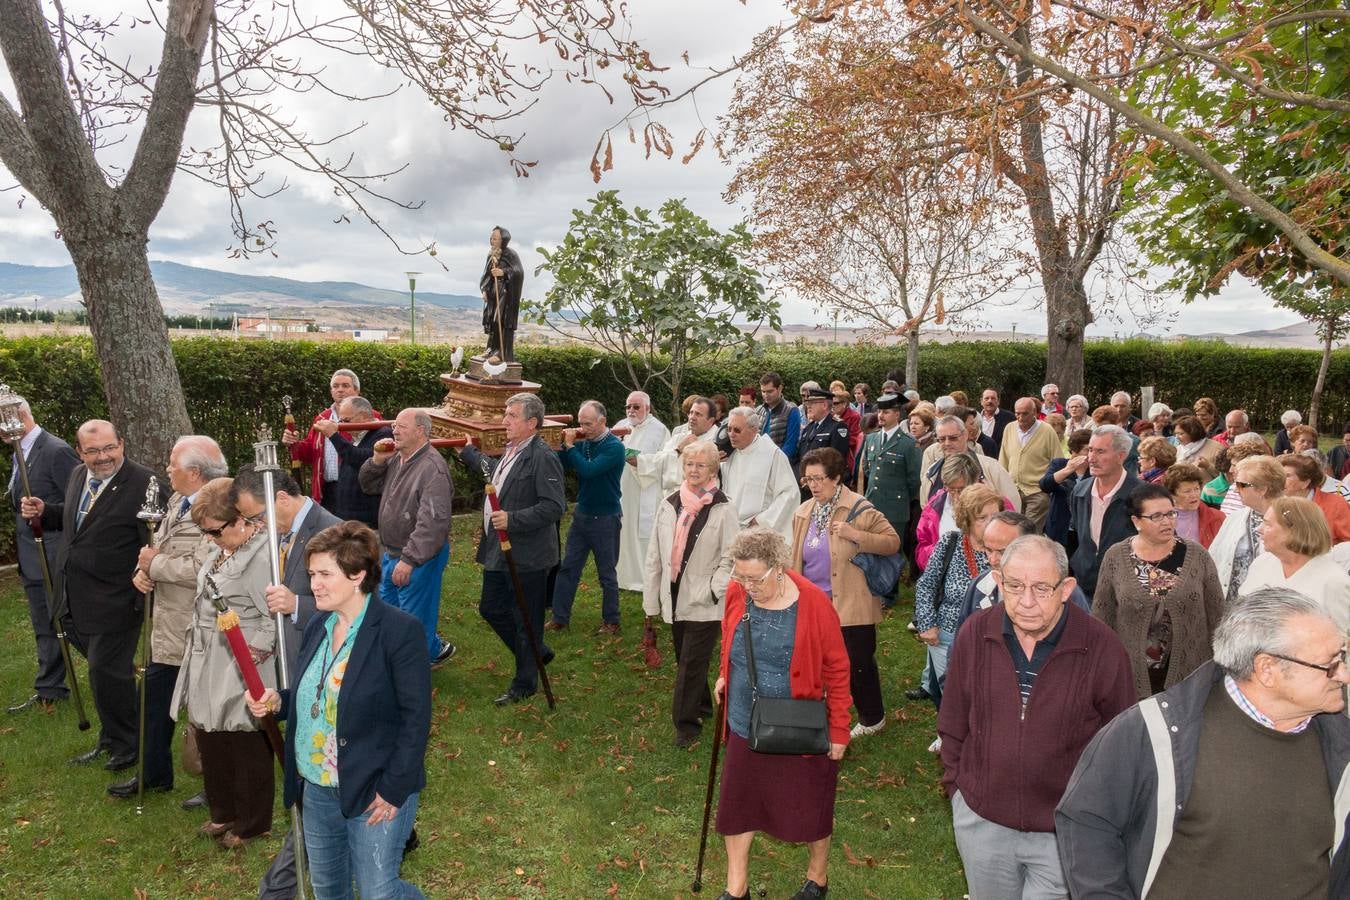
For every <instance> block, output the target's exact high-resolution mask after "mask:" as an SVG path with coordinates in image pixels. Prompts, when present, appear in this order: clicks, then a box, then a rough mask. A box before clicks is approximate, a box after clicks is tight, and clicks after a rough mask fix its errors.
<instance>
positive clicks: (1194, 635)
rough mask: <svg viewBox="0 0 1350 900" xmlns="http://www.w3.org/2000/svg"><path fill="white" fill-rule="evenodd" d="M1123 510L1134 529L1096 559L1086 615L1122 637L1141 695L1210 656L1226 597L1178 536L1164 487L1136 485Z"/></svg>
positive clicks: (1205, 558) (1200, 553) (1205, 563)
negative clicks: (1094, 583) (1097, 565)
mask: <svg viewBox="0 0 1350 900" xmlns="http://www.w3.org/2000/svg"><path fill="white" fill-rule="evenodd" d="M1129 512H1130V519H1131V521H1132V522H1133V523H1134V528H1135V531H1136V532H1137V534H1135V536H1134V537H1131V538H1126V539H1125V540H1123V541H1121V542H1120V543H1118V544H1116V545H1115V546H1113V547H1111V548H1110V549H1108V550H1107V551H1106V554H1105V555H1104V556H1103V557H1102V564H1101V569H1100V571H1099V573H1098V575H1097V590H1096V592H1095V593H1094V594H1093V596H1092V614H1093V615H1094V616H1096V617H1097V618H1098V619H1101V620H1102V621H1103V622H1105V623H1106V624H1107V625H1109V626H1111V628H1112V629H1113V630H1114V631H1115V632H1116V634H1117V635H1119V636H1120V640H1121V643H1123V644H1124V645H1125V649H1126V651H1127V652H1128V653H1129V657H1130V667H1131V668H1132V669H1133V671H1134V689H1135V693H1136V694H1137V695H1138V697H1139V699H1140V700H1143V699H1144V698H1146V697H1151V696H1153V695H1154V694H1157V693H1159V692H1161V691H1164V690H1166V689H1167V688H1170V687H1171V686H1172V685H1174V684H1176V683H1177V682H1179V681H1181V680H1182V679H1183V678H1185V677H1186V676H1187V675H1189V674H1191V673H1192V672H1194V671H1195V670H1196V669H1197V668H1199V667H1200V665H1201V664H1202V663H1204V662H1206V661H1207V660H1209V659H1212V658H1213V656H1214V649H1213V645H1212V643H1211V642H1212V640H1213V638H1214V628H1215V627H1216V626H1217V625H1218V624H1219V616H1220V615H1221V614H1222V612H1223V606H1224V597H1223V589H1222V588H1221V587H1220V585H1219V575H1218V572H1217V571H1216V570H1215V568H1214V560H1212V559H1210V557H1209V554H1208V553H1206V552H1205V548H1204V547H1202V546H1200V545H1199V544H1198V543H1196V542H1195V541H1191V540H1187V539H1186V538H1182V537H1178V536H1177V533H1176V522H1177V510H1176V507H1175V506H1174V505H1173V503H1172V495H1171V493H1170V492H1169V491H1168V490H1167V488H1166V487H1164V486H1163V485H1161V484H1143V485H1140V486H1139V487H1137V488H1135V490H1134V493H1133V494H1131V495H1130V499H1129Z"/></svg>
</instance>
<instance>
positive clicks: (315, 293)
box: [0, 260, 483, 313]
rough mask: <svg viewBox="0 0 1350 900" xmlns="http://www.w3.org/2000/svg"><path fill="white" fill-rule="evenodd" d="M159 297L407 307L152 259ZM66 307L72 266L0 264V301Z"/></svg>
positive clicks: (401, 294) (464, 305) (73, 297)
mask: <svg viewBox="0 0 1350 900" xmlns="http://www.w3.org/2000/svg"><path fill="white" fill-rule="evenodd" d="M150 270H151V271H152V272H153V273H154V276H155V284H156V286H157V287H158V288H159V293H160V301H161V302H162V303H163V304H164V309H165V311H166V312H169V313H197V312H202V313H204V312H206V311H207V310H206V307H207V304H208V303H210V304H212V305H213V307H214V308H215V309H216V310H221V311H224V310H228V311H231V312H256V311H261V310H262V309H263V308H266V307H270V308H272V309H274V310H275V309H277V308H278V307H297V306H299V307H314V306H321V305H322V306H328V305H330V304H349V305H354V306H368V307H370V306H373V307H381V306H384V307H389V306H393V307H400V308H406V307H407V305H408V294H407V292H406V291H388V290H384V289H382V288H373V287H370V286H368V285H364V284H356V283H354V282H350V281H297V280H295V279H293V278H276V277H273V276H270V275H237V274H234V273H230V272H218V271H215V270H214V269H202V268H198V267H196V266H184V265H180V264H179V263H173V262H165V261H163V260H156V261H152V262H151V263H150ZM34 298H37V299H38V300H39V301H40V302H39V306H41V307H42V308H44V309H48V308H65V307H68V306H73V305H78V304H79V302H80V287H79V282H78V281H77V280H76V277H75V267H74V266H21V265H17V264H14V263H5V262H0V303H6V302H8V303H9V304H11V305H12V304H14V303H15V302H16V301H23V302H25V303H31V302H32V301H33V299H34ZM417 301H418V303H419V304H427V305H429V306H437V307H441V308H443V309H452V310H458V309H471V308H472V309H479V308H481V307H482V304H483V301H482V298H480V297H476V296H469V295H465V294H437V293H432V292H428V293H421V292H419V293H418V294H417Z"/></svg>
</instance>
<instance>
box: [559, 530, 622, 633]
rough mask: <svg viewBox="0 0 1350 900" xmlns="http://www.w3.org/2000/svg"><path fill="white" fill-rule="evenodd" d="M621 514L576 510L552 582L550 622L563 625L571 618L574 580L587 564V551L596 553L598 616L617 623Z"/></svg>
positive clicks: (575, 583) (575, 589) (579, 575)
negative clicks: (595, 514)
mask: <svg viewBox="0 0 1350 900" xmlns="http://www.w3.org/2000/svg"><path fill="white" fill-rule="evenodd" d="M622 523H623V516H588V515H584V514H582V513H576V514H575V515H573V516H572V527H571V528H569V529H567V549H566V550H564V551H563V559H562V565H561V566H559V567H558V579H557V581H556V582H555V583H554V585H553V621H555V622H557V623H558V624H560V625H566V624H567V623H568V622H570V621H571V620H572V602H573V601H574V600H576V598H577V582H579V581H580V580H581V570H582V569H583V568H584V567H585V565H586V556H587V554H592V553H593V554H595V574H596V577H597V578H598V579H599V580H600V617H601V618H602V619H604V620H605V621H606V622H609V623H611V624H614V625H617V624H619V577H618V575H617V573H616V572H615V569H616V567H617V566H618V565H619V530H620V528H621V527H622Z"/></svg>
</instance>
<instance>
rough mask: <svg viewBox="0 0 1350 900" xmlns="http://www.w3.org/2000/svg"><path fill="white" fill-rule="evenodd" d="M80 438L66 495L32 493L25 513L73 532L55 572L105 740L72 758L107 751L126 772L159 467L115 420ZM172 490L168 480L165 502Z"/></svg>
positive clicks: (115, 767)
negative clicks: (142, 569)
mask: <svg viewBox="0 0 1350 900" xmlns="http://www.w3.org/2000/svg"><path fill="white" fill-rule="evenodd" d="M76 444H77V446H78V448H79V452H80V459H81V460H83V463H84V464H83V465H81V466H76V467H75V470H74V471H73V472H72V473H71V476H70V482H69V484H68V485H67V486H66V494H65V497H64V498H63V500H62V501H61V502H54V503H47V502H46V501H45V500H43V499H42V498H41V497H24V498H23V503H22V505H21V509H20V513H21V514H22V515H24V516H26V517H32V516H41V517H42V527H43V528H44V529H58V528H59V529H61V530H62V531H63V532H64V533H65V538H66V539H65V541H64V543H63V544H62V546H61V549H60V551H59V552H58V553H57V554H56V565H55V566H53V568H52V575H53V578H55V579H56V580H57V581H58V582H59V586H56V588H55V590H56V592H57V596H58V598H60V601H59V602H60V608H61V609H62V610H63V612H64V614H65V615H66V616H68V617H69V619H70V622H71V625H72V626H73V628H68V629H67V630H66V631H67V634H72V633H73V635H74V638H75V640H74V643H75V646H76V647H77V649H79V650H80V651H81V652H82V653H84V655H85V657H86V658H87V659H88V660H89V686H90V688H91V689H92V690H93V694H94V709H95V710H97V711H98V717H99V724H100V730H99V739H98V745H97V746H95V747H94V749H93V750H90V751H89V752H87V753H83V754H81V755H79V756H77V757H75V758H74V759H73V760H71V762H74V763H79V764H85V763H91V762H93V761H94V760H96V759H98V757H99V756H102V755H104V754H107V756H108V761H107V763H106V764H105V765H104V768H106V769H108V770H110V771H113V772H119V771H121V770H123V769H129V768H131V767H132V766H134V765H135V764H136V753H137V750H138V745H137V740H138V738H137V730H136V704H137V699H136V670H135V665H134V663H135V658H136V639H137V637H138V634H139V631H140V624H141V617H142V615H143V613H144V610H143V609H142V605H143V601H144V597H143V596H142V594H141V592H140V591H138V590H136V587H135V585H133V584H132V583H131V576H132V573H133V572H134V571H135V570H136V562H137V559H138V557H139V555H140V551H141V547H142V546H143V545H144V544H145V530H144V528H142V527H141V523H140V520H138V519H137V518H136V513H137V512H139V511H140V508H141V505H142V504H143V503H144V502H145V488H146V485H147V484H148V483H149V481H150V478H151V477H152V473H151V472H150V470H149V469H147V468H145V467H144V466H142V465H139V464H138V463H135V462H132V461H131V460H129V459H127V458H126V455H125V450H124V448H123V446H122V439H121V437H119V436H118V434H117V429H115V428H114V427H113V424H112V423H111V422H106V421H104V420H102V419H90V420H89V421H88V422H85V423H84V424H83V425H81V426H80V429H79V431H78V432H77V441H76ZM165 496H167V492H165V491H163V489H162V487H161V496H160V502H161V503H162V502H163V501H164V497H165Z"/></svg>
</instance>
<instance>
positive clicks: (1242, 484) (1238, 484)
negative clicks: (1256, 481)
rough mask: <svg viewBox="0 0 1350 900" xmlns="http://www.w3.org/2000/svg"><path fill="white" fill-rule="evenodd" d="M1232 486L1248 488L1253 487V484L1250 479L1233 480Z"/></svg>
mask: <svg viewBox="0 0 1350 900" xmlns="http://www.w3.org/2000/svg"><path fill="white" fill-rule="evenodd" d="M1233 487H1235V488H1249V487H1253V485H1252V483H1251V482H1250V481H1235V482H1233Z"/></svg>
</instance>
